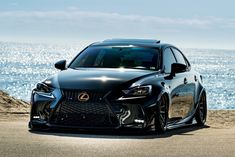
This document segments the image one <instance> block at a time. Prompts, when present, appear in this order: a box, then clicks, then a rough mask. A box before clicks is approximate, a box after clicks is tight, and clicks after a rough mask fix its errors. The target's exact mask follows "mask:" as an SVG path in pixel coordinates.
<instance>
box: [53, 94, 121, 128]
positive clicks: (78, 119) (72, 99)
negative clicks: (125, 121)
mask: <svg viewBox="0 0 235 157" xmlns="http://www.w3.org/2000/svg"><path fill="white" fill-rule="evenodd" d="M80 92H81V91H64V101H63V102H62V103H61V104H60V105H59V107H58V108H57V110H56V112H55V113H54V116H53V118H52V123H55V124H61V125H69V126H78V127H116V126H118V120H117V117H116V116H115V115H113V113H112V112H111V111H110V109H109V107H108V106H107V104H106V103H105V102H104V101H103V99H102V97H103V94H102V93H94V92H87V93H88V94H89V97H90V99H89V100H88V101H86V102H80V101H78V95H79V93H80Z"/></svg>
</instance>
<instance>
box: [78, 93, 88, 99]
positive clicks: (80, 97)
mask: <svg viewBox="0 0 235 157" xmlns="http://www.w3.org/2000/svg"><path fill="white" fill-rule="evenodd" d="M89 99H90V97H89V95H88V94H87V92H81V93H79V94H78V100H79V101H88V100H89Z"/></svg>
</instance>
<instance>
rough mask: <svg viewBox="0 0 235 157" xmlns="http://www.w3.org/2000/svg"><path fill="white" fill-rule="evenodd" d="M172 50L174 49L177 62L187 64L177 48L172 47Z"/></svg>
mask: <svg viewBox="0 0 235 157" xmlns="http://www.w3.org/2000/svg"><path fill="white" fill-rule="evenodd" d="M172 50H173V51H174V54H175V57H176V60H177V63H181V64H184V65H187V64H186V62H185V59H184V57H183V55H182V54H181V52H179V51H178V50H177V49H174V48H172Z"/></svg>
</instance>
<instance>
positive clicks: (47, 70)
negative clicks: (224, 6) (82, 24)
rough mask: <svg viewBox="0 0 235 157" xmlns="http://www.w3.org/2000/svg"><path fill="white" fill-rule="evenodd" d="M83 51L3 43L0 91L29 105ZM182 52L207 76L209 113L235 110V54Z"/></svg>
mask: <svg viewBox="0 0 235 157" xmlns="http://www.w3.org/2000/svg"><path fill="white" fill-rule="evenodd" d="M83 47H84V45H83V46H81V45H79V44H77V45H76V44H73V45H59V44H57V45H56V44H29V43H14V42H0V89H1V90H4V91H6V92H8V93H9V94H10V95H12V96H14V97H16V98H19V99H23V100H25V101H29V99H30V94H31V90H32V89H33V88H34V87H35V85H36V83H37V82H39V81H42V80H44V79H45V78H47V77H48V76H50V75H52V74H54V73H57V72H58V70H56V69H55V68H54V63H55V62H56V61H58V60H62V59H66V60H67V61H71V59H72V58H73V57H74V56H75V55H76V54H77V53H78V52H80V51H81V49H82V48H83ZM182 51H183V52H184V54H185V55H186V56H187V58H188V59H189V61H190V63H191V65H192V67H193V68H194V69H195V70H196V71H198V72H199V73H201V74H202V76H203V82H204V86H205V88H206V90H207V97H208V107H209V109H235V50H216V49H182Z"/></svg>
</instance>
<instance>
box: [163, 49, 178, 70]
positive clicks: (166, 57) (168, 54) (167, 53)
mask: <svg viewBox="0 0 235 157" xmlns="http://www.w3.org/2000/svg"><path fill="white" fill-rule="evenodd" d="M172 63H176V60H175V57H174V55H173V53H172V51H171V49H170V48H166V49H165V50H164V52H163V67H164V71H165V73H171V64H172Z"/></svg>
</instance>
